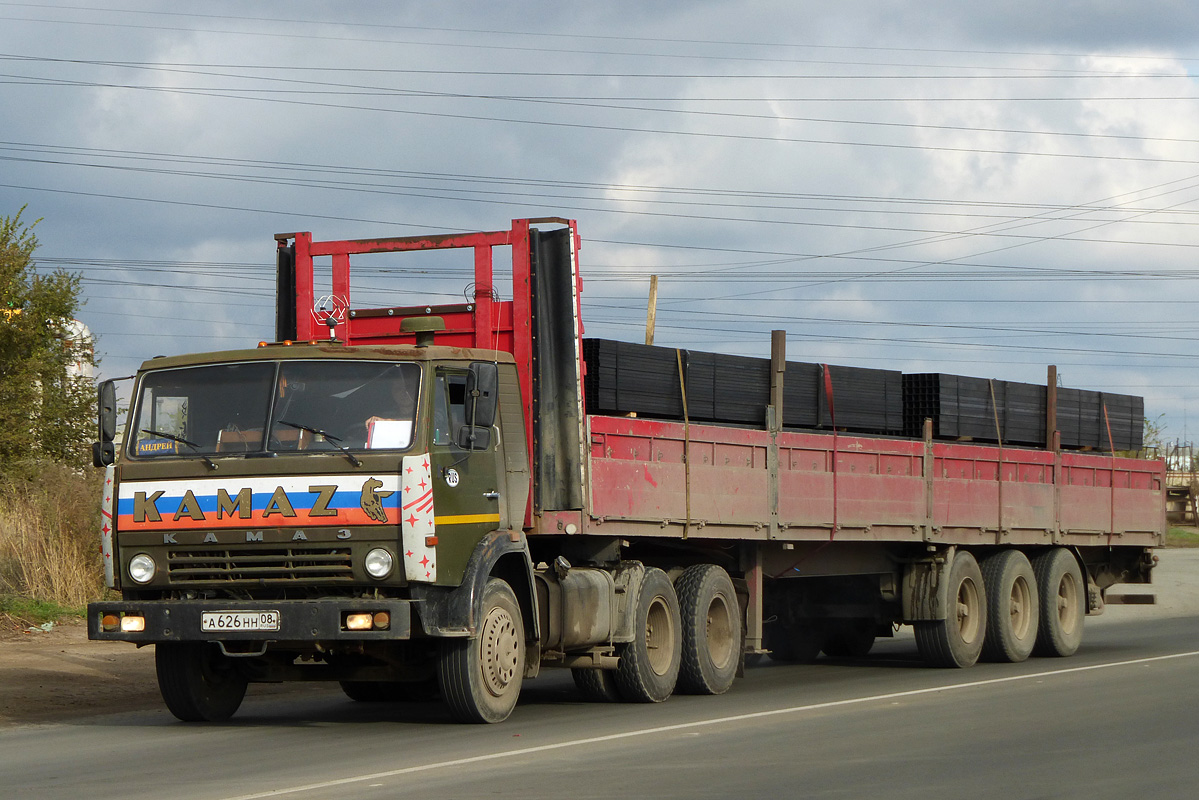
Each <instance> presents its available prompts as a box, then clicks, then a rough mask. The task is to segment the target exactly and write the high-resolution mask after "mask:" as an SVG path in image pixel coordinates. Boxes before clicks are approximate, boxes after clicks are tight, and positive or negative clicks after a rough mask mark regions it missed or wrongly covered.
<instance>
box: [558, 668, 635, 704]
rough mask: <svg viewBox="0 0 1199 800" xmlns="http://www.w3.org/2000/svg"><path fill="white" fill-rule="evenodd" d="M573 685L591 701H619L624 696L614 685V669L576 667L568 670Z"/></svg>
mask: <svg viewBox="0 0 1199 800" xmlns="http://www.w3.org/2000/svg"><path fill="white" fill-rule="evenodd" d="M570 675H571V677H572V678H574V679H575V686H577V687H579V691H581V692H582V693H583V696H584V697H586V698H587V699H588V700H589V701H591V702H592V703H619V702H620V701H621V700H623V699H624V698H623V697H621V695H620V689H619V688H617V686H616V671H615V670H610V669H592V668H590V667H587V668H584V667H576V668H574V669H572V670H571V671H570Z"/></svg>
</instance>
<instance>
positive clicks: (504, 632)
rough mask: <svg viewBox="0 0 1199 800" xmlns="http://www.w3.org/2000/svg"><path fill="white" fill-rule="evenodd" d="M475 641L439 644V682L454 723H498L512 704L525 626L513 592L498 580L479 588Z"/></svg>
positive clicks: (520, 669)
mask: <svg viewBox="0 0 1199 800" xmlns="http://www.w3.org/2000/svg"><path fill="white" fill-rule="evenodd" d="M480 620H481V621H480V623H479V635H478V637H477V638H474V639H446V640H444V641H443V642H442V650H441V660H440V663H439V665H438V679H439V681H440V683H441V693H442V695H443V696H444V697H445V701H446V704H447V705H448V706H449V708H450V713H451V714H452V715H453V716H454V718H455V719H457V720H458V721H459V722H503V721H504V720H505V719H507V718H508V715H509V714H511V713H512V709H513V708H514V707H515V706H516V699H517V697H519V696H520V687H521V683H522V682H523V680H524V674H525V626H524V620H523V619H522V618H521V615H520V605H519V604H518V603H517V601H516V595H515V594H513V592H512V588H511V587H510V586H508V584H507V583H506V582H504V581H502V580H500V579H499V578H492V579H491V580H489V581H487V586H486V587H484V589H483V613H482V616H481V617H480Z"/></svg>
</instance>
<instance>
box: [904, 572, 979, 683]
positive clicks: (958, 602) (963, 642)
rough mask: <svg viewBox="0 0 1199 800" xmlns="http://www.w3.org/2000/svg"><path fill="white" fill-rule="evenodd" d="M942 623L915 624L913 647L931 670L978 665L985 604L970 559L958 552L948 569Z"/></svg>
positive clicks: (976, 574) (935, 621)
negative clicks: (947, 601) (945, 609)
mask: <svg viewBox="0 0 1199 800" xmlns="http://www.w3.org/2000/svg"><path fill="white" fill-rule="evenodd" d="M948 589H949V595H948V597H949V608H948V609H947V616H946V618H945V619H939V620H934V621H931V622H917V623H916V625H915V629H916V647H917V648H918V649H919V650H920V655H921V657H922V658H924V660H925V662H927V663H928V664H930V665H931V666H935V667H969V666H973V665H974V663H975V662H976V661H978V657H979V655H980V654H981V653H982V648H983V640H984V639H985V638H986V632H987V601H986V592H985V590H984V588H983V576H982V572H981V571H980V570H979V568H978V562H977V561H975V559H974V556H972V555H971V554H970V553H967V552H965V551H962V550H959V551H958V552H957V553H956V554H955V555H954V558H953V564H952V565H951V566H950V568H949V585H948Z"/></svg>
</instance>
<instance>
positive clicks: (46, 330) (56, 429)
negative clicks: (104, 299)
mask: <svg viewBox="0 0 1199 800" xmlns="http://www.w3.org/2000/svg"><path fill="white" fill-rule="evenodd" d="M24 212H25V208H24V207H22V208H21V210H20V211H18V212H17V213H16V215H15V216H12V217H0V476H6V477H14V476H15V475H18V474H21V473H27V472H29V471H31V470H33V469H36V466H37V464H38V463H39V462H41V461H43V460H46V459H49V460H52V461H56V462H60V463H63V464H66V465H68V466H74V467H83V466H86V465H87V464H88V463H90V459H89V458H88V442H89V441H90V439H91V438H92V426H93V423H92V418H93V415H94V408H95V405H94V403H95V397H94V389H93V386H92V380H91V377H90V375H88V374H87V371H85V372H84V373H83V374H79V372H78V370H77V369H74V368H73V365H78V364H80V363H82V364H84V365H87V366H89V367H94V366H95V357H94V356H93V355H92V350H91V342H81V341H79V340H78V338H77V337H76V336H75V333H76V331H75V328H74V326H73V322H72V321H73V318H74V316H75V313H76V311H78V309H79V305H80V300H79V292H80V276H79V275H77V274H72V273H68V272H66V271H64V270H55V271H54V272H53V273H51V274H49V275H40V274H38V273H37V272H35V271H34V261H33V253H34V251H35V250H36V249H37V246H38V242H37V236H35V235H34V232H33V229H34V227H35V226H36V225H37V224H38V222H40V221H41V220H36V221H34V222H33V223H31V224H26V223H25V222H23V221H22V220H21V215H22V214H23V213H24Z"/></svg>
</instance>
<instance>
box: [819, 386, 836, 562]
mask: <svg viewBox="0 0 1199 800" xmlns="http://www.w3.org/2000/svg"><path fill="white" fill-rule="evenodd" d="M820 371H821V372H823V373H824V396H825V398H826V399H827V400H828V418H829V422H831V423H832V426H833V527H832V530H830V531H829V532H828V538H829V540H830V541H831V540H832V538H833V537H834V536H836V535H837V525H838V524H839V523H838V522H837V410H836V406H835V405H834V403H833V374H832V372H830V371H829V368H828V364H821V365H820Z"/></svg>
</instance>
